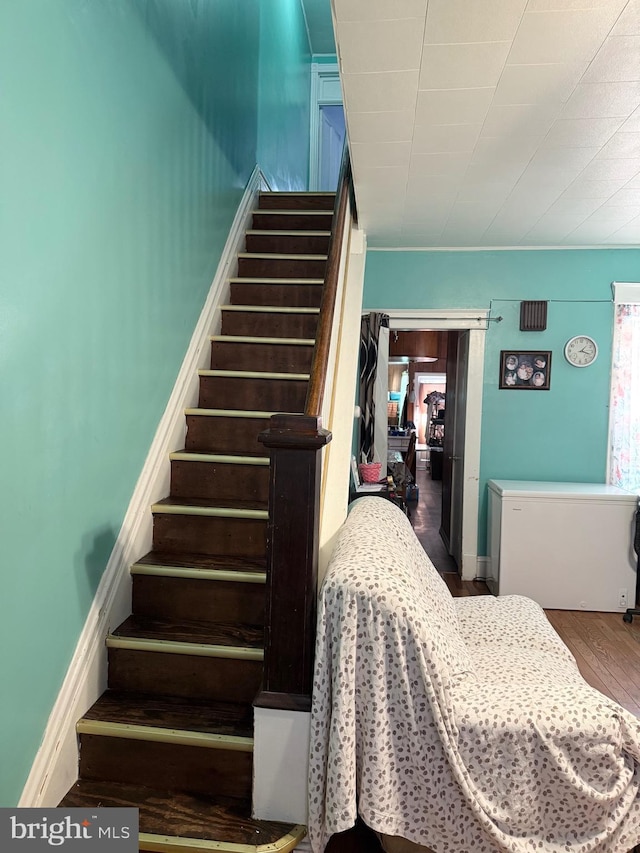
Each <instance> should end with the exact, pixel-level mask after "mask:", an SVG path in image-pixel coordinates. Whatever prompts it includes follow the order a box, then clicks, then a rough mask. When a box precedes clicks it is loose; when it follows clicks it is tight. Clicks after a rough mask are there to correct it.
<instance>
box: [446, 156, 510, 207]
mask: <svg viewBox="0 0 640 853" xmlns="http://www.w3.org/2000/svg"><path fill="white" fill-rule="evenodd" d="M477 169H478V167H477V166H473V165H471V166H469V168H468V169H467V173H466V175H465V180H464V183H463V184H462V186H461V187H460V192H459V193H458V201H460V202H471V201H483V200H486V201H491V200H494V201H496V202H500V203H502V202H503V201H504V199H505V198H506V197H507V196H508V195H509V193H510V192H511V190H512V189H513V180H504V179H503V180H500V181H498V180H493V179H492V178H491V176H486V175H484V174H482V173H480V174H478V172H477V171H474V170H477Z"/></svg>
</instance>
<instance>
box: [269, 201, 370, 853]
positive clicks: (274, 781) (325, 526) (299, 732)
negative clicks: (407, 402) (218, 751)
mask: <svg viewBox="0 0 640 853" xmlns="http://www.w3.org/2000/svg"><path fill="white" fill-rule="evenodd" d="M365 257H366V239H365V235H364V233H363V232H362V231H360V230H359V229H358V228H357V227H356V226H355V224H354V223H353V222H352V219H351V215H350V211H349V215H348V216H347V218H346V223H345V229H344V233H343V235H342V255H341V263H340V271H339V286H338V293H337V298H336V307H335V313H334V323H333V329H332V335H331V338H332V347H331V351H330V358H329V365H328V371H327V373H328V379H327V386H326V388H325V399H324V404H323V412H322V422H323V426H325V427H326V428H327V429H329V430H331V433H332V435H333V439H332V441H331V443H330V444H328V445H327V446H326V447H325V448H324V451H323V464H322V485H321V505H320V542H319V555H318V557H319V567H318V568H319V578H318V583H320V582H321V581H322V578H323V577H324V574H325V572H326V568H327V564H328V562H329V558H330V556H331V553H332V551H333V546H334V543H335V538H336V536H337V532H338V530H339V528H340V526H341V525H342V523H343V521H344V520H345V518H346V516H347V506H348V502H349V478H350V472H351V452H352V449H351V445H352V435H353V422H354V402H353V401H354V400H355V396H356V390H357V377H358V355H359V346H360V318H361V314H362V293H363V288H364V263H365ZM325 497H326V498H327V499H325ZM310 727H311V714H310V713H309V712H306V711H299V710H280V709H273V708H261V707H255V708H254V753H253V755H254V769H253V817H254V818H257V819H259V820H278V821H293V822H296V823H300V824H306V823H307V779H308V764H309V762H308V757H309V738H310ZM296 849H298V848H296Z"/></svg>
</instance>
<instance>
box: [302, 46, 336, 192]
mask: <svg viewBox="0 0 640 853" xmlns="http://www.w3.org/2000/svg"><path fill="white" fill-rule="evenodd" d="M327 104H328V105H338V104H339V105H340V106H341V105H342V89H341V87H340V74H339V72H338V63H337V62H329V63H319V62H312V63H311V117H310V128H309V133H310V143H309V189H310V190H311V191H312V192H313V191H315V190H317V189H318V185H319V183H320V107H323V106H325V105H327Z"/></svg>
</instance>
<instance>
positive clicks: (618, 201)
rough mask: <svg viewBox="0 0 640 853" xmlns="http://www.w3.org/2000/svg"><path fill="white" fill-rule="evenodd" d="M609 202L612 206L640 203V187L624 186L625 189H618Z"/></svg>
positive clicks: (628, 205) (627, 205)
mask: <svg viewBox="0 0 640 853" xmlns="http://www.w3.org/2000/svg"><path fill="white" fill-rule="evenodd" d="M608 204H609V205H610V206H612V207H614V206H622V207H630V206H632V205H640V187H635V188H634V187H624V189H621V190H618V192H617V193H615V194H614V195H612V196H611V198H610V199H609V201H608Z"/></svg>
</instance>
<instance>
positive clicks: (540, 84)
mask: <svg viewBox="0 0 640 853" xmlns="http://www.w3.org/2000/svg"><path fill="white" fill-rule="evenodd" d="M586 68H587V65H586V63H575V64H573V65H571V64H569V63H565V62H559V63H546V64H544V65H512V64H511V63H510V60H508V61H507V64H506V65H505V67H504V71H503V72H502V77H501V78H500V82H499V83H498V87H497V89H496V95H495V100H494V103H496V104H556V103H564V102H565V101H566V100H567V99H568V98H569V96H570V95H571V93H572V92H573V90H574V89H575V87H576V85H577V83H578V81H579V80H580V78H581V77H582V75H583V74H584V71H585V69H586Z"/></svg>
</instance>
